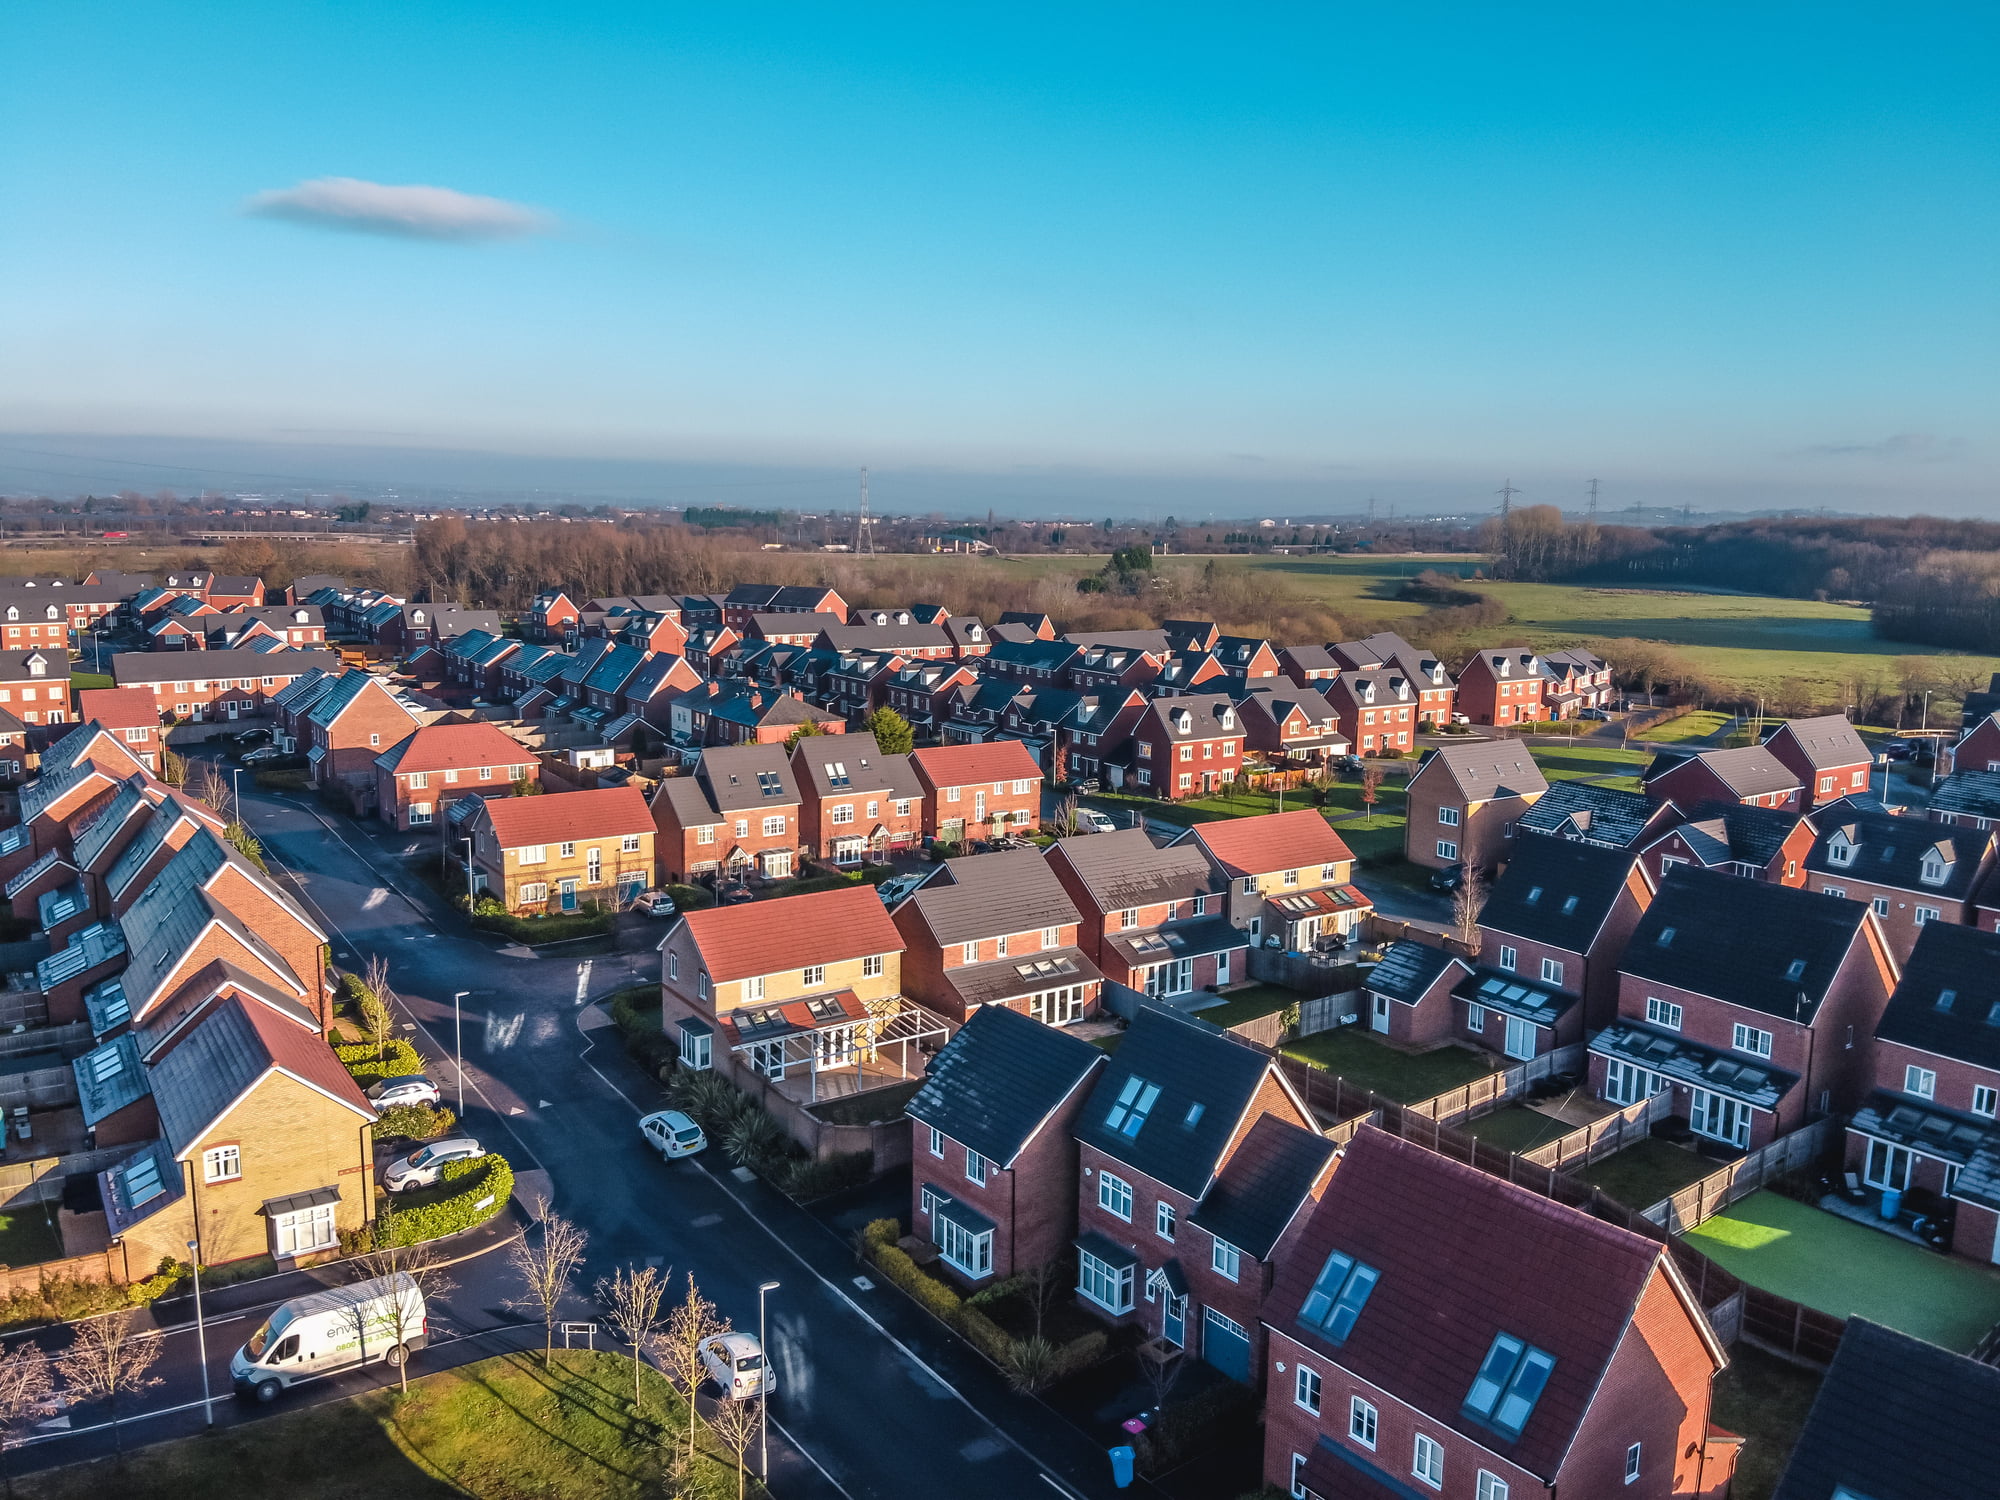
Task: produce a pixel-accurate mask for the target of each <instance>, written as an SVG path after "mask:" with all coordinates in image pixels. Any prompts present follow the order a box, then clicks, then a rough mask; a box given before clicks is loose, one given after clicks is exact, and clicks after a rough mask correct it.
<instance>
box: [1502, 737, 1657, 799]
mask: <svg viewBox="0 0 2000 1500" xmlns="http://www.w3.org/2000/svg"><path fill="white" fill-rule="evenodd" d="M1528 753H1529V754H1530V755H1532V756H1534V758H1535V764H1536V765H1538V766H1540V767H1541V768H1542V775H1543V776H1545V777H1547V778H1548V779H1549V780H1550V781H1580V780H1582V779H1583V778H1585V777H1590V778H1592V779H1593V780H1596V781H1598V782H1599V783H1600V784H1601V785H1604V786H1611V787H1617V788H1619V789H1620V790H1623V791H1628V792H1636V791H1639V790H1641V787H1640V783H1639V774H1638V773H1639V771H1640V770H1641V769H1642V768H1643V767H1644V766H1645V764H1646V762H1647V761H1649V760H1651V759H1652V756H1651V755H1649V754H1648V753H1647V752H1645V751H1644V750H1621V749H1619V748H1618V747H1617V746H1616V745H1575V746H1562V745H1537V746H1535V747H1534V748H1533V749H1532V750H1530V751H1529V752H1528Z"/></svg>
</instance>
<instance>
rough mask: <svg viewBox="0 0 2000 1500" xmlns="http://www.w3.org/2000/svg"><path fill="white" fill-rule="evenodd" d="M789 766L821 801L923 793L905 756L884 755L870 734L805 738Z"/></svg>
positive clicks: (911, 797) (912, 796) (910, 795)
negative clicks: (837, 779)
mask: <svg viewBox="0 0 2000 1500" xmlns="http://www.w3.org/2000/svg"><path fill="white" fill-rule="evenodd" d="M715 753H716V752H715V751H713V750H710V751H708V752H707V754H708V755H713V754H715ZM792 763H793V767H794V770H796V769H797V768H798V767H800V766H803V767H804V769H805V773H806V778H807V780H808V781H810V782H811V783H812V786H813V790H814V791H816V792H817V793H818V794H819V795H820V796H821V797H822V798H833V799H835V800H838V799H840V798H842V797H849V796H856V795H861V796H866V795H867V794H868V793H870V792H875V793H879V794H880V795H882V796H885V797H889V798H892V799H894V798H909V799H911V800H915V799H916V798H919V797H921V796H923V794H924V790H923V787H922V786H921V785H920V784H919V783H918V781H917V773H916V772H915V771H913V770H911V769H910V758H909V756H907V755H884V754H883V753H882V747H881V745H880V744H878V743H877V742H876V739H875V736H874V735H872V734H821V735H808V736H806V738H804V739H802V740H800V741H799V743H798V745H797V747H796V748H795V749H794V750H793V751H792ZM835 766H839V767H841V768H842V769H841V772H840V774H841V775H842V776H844V777H845V781H844V784H842V785H838V786H836V785H835V784H834V771H833V769H832V768H833V767H835ZM859 831H861V832H864V833H865V832H866V831H867V830H866V829H865V828H864V829H860V830H859Z"/></svg>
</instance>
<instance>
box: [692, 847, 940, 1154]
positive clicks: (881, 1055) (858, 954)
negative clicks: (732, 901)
mask: <svg viewBox="0 0 2000 1500" xmlns="http://www.w3.org/2000/svg"><path fill="white" fill-rule="evenodd" d="M659 953H660V1007H661V1010H660V1017H661V1023H662V1025H663V1027H664V1029H665V1031H666V1034H667V1036H668V1037H670V1038H672V1039H674V1040H675V1041H677V1043H678V1044H679V1047H680V1060H681V1066H682V1067H684V1068H691V1069H695V1070H698V1071H699V1070H704V1069H710V1068H712V1069H714V1070H715V1071H716V1072H718V1073H721V1074H722V1075H723V1076H724V1077H725V1078H728V1079H729V1080H730V1081H731V1082H733V1083H735V1084H736V1085H738V1086H739V1087H741V1088H746V1089H750V1090H751V1091H753V1092H756V1093H759V1094H762V1093H767V1092H776V1093H778V1094H780V1095H782V1096H783V1097H785V1098H787V1099H790V1100H793V1101H795V1102H798V1103H811V1102H812V1101H813V1100H816V1099H820V1098H824V1097H826V1096H827V1095H828V1094H831V1093H855V1092H859V1091H861V1090H863V1089H872V1088H881V1087H884V1086H886V1085H889V1084H894V1083H901V1082H903V1081H905V1080H906V1079H910V1078H920V1077H922V1076H923V1071H924V1065H925V1062H926V1061H927V1053H926V1048H929V1049H931V1050H935V1048H936V1046H937V1045H938V1044H939V1043H940V1042H942V1041H943V1040H944V1039H945V1038H946V1036H948V1035H949V1030H950V1028H949V1027H947V1026H946V1025H945V1024H944V1022H943V1021H942V1020H941V1019H939V1018H938V1017H936V1016H933V1015H931V1014H930V1013H929V1012H927V1011H925V1010H924V1009H923V1008H922V1007H921V1006H919V1005H917V1004H916V1003H915V1002H914V1001H912V1000H909V999H907V998H906V997H905V996H904V995H903V992H902V990H903V970H902V958H903V937H902V934H901V933H899V932H898V931H897V930H896V924H895V923H894V922H892V921H890V920H889V913H888V912H887V910H886V909H884V907H883V905H882V900H881V898H880V897H879V896H877V895H876V894H875V891H874V888H873V887H872V886H866V885H857V886H849V887H847V888H846V889H843V890H837V891H816V892H813V893H811V894H808V895H803V896H782V897H779V898H778V899H777V900H775V901H755V902H748V903H745V904H743V905H740V906H719V907H711V908H709V909H708V910H706V911H693V912H686V913H683V914H682V916H681V917H680V919H679V920H678V921H676V922H675V923H674V925H673V926H672V927H670V928H669V929H668V930H667V935H666V936H665V937H663V938H661V939H660V944H659ZM782 1117H783V1116H782V1115H781V1118H782Z"/></svg>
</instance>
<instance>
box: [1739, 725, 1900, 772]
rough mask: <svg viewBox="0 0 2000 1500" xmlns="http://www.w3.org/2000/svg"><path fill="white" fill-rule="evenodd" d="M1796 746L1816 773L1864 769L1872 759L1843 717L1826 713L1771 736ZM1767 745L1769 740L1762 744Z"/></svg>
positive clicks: (1866, 747)
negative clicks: (1849, 767)
mask: <svg viewBox="0 0 2000 1500" xmlns="http://www.w3.org/2000/svg"><path fill="white" fill-rule="evenodd" d="M1771 739H1772V740H1778V739H1782V740H1788V741H1790V742H1791V743H1792V744H1795V745H1797V746H1798V747H1799V750H1800V751H1801V753H1803V754H1804V756H1805V758H1806V764H1807V765H1809V766H1811V767H1812V768H1813V769H1814V770H1815V771H1831V770H1835V769H1837V768H1840V767H1844V766H1865V765H1867V764H1868V763H1869V762H1871V761H1873V760H1874V758H1875V757H1874V756H1872V755H1870V754H1869V753H1868V745H1867V743H1866V742H1865V741H1864V740H1863V739H1862V738H1861V736H1860V735H1858V734H1856V733H1855V732H1854V726H1853V725H1852V724H1850V723H1848V721H1847V718H1846V716H1845V715H1843V714H1826V715H1824V716H1823V717H1821V718H1817V719H1793V720H1791V721H1790V722H1789V723H1787V724H1785V725H1783V726H1782V727H1780V729H1779V730H1778V732H1777V733H1776V734H1774V735H1772V736H1771ZM1765 743H1766V744H1769V743H1770V740H1766V741H1765Z"/></svg>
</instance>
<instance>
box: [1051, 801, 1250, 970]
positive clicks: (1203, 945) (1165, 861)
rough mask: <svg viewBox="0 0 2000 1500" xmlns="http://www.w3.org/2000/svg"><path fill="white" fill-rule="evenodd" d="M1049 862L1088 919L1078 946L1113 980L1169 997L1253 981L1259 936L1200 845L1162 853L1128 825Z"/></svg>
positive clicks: (1064, 846) (1060, 851)
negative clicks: (1253, 949)
mask: <svg viewBox="0 0 2000 1500" xmlns="http://www.w3.org/2000/svg"><path fill="white" fill-rule="evenodd" d="M1047 857H1048V861H1049V867H1050V868H1051V869H1053V870H1054V871H1055V873H1056V878H1057V879H1058V880H1060V881H1061V882H1062V885H1063V889H1064V890H1066V891H1068V892H1069V895H1070V899H1071V900H1072V901H1074V902H1075V903H1076V909H1077V911H1078V913H1079V914H1080V915H1081V917H1082V921H1081V923H1080V924H1079V926H1078V930H1077V946H1078V947H1080V948H1081V949H1082V950H1083V951H1084V953H1085V954H1086V955H1088V956H1089V958H1090V959H1091V961H1092V962H1093V963H1095V964H1096V965H1097V967H1098V968H1099V969H1100V970H1102V971H1103V973H1104V976H1105V977H1106V978H1107V979H1110V980H1113V981H1115V982H1116V983H1118V984H1122V985H1126V986H1129V987H1130V988H1132V989H1135V990H1143V991H1145V992H1146V993H1147V994H1148V995H1151V996H1153V997H1154V998H1156V999H1166V998H1169V997H1171V996H1175V995H1185V994H1190V993H1192V992H1193V991H1195V990H1212V989H1219V988H1220V987H1222V986H1223V985H1226V984H1229V983H1231V982H1232V981H1234V980H1238V979H1242V978H1244V977H1246V975H1247V971H1248V953H1249V948H1250V942H1251V938H1250V935H1249V934H1248V933H1247V932H1245V931H1244V930H1243V929H1242V928H1239V927H1237V926H1236V925H1235V924H1233V923H1232V922H1231V921H1230V920H1229V915H1228V906H1227V903H1228V882H1227V881H1226V880H1225V879H1224V878H1223V877H1221V876H1219V875H1218V874H1216V872H1215V871H1214V870H1213V869H1212V868H1211V867H1210V865H1209V862H1208V857H1207V856H1206V855H1204V854H1203V853H1202V852H1201V850H1200V849H1199V848H1196V847H1194V846H1192V845H1189V844H1175V845H1170V846H1169V847H1167V848H1164V849H1156V848H1154V847H1153V841H1152V840H1151V839H1149V838H1147V837H1146V834H1145V831H1144V830H1143V829H1138V828H1121V829H1119V830H1118V831H1117V832H1115V833H1092V834H1084V835H1080V836H1078V837H1076V838H1067V839H1062V840H1060V841H1059V842H1057V843H1056V844H1055V845H1053V846H1052V847H1051V848H1050V849H1049V851H1048V856H1047Z"/></svg>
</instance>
